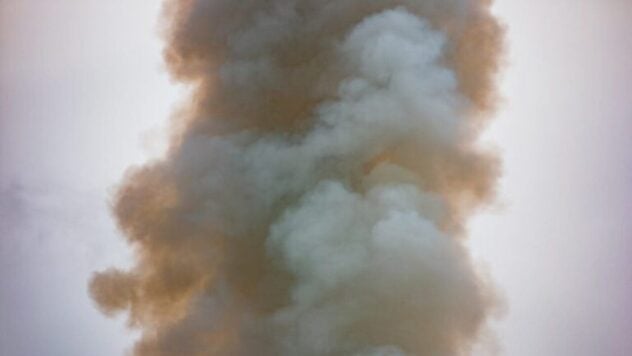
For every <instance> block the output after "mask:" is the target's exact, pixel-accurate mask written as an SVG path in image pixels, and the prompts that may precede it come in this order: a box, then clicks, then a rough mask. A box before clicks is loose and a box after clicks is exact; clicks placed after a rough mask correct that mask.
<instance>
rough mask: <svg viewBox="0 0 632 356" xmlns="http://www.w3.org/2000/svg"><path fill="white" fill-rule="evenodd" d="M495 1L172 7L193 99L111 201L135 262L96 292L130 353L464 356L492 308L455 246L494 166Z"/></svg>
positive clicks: (246, 0) (175, 57) (107, 275)
mask: <svg viewBox="0 0 632 356" xmlns="http://www.w3.org/2000/svg"><path fill="white" fill-rule="evenodd" d="M489 6H490V2H489V1H488V0H448V1H446V0H417V1H413V0H408V1H405V0H401V1H394V0H375V1H361V0H340V1H322V0H267V1H261V0H243V1H233V0H168V1H167V2H166V5H165V17H164V23H163V24H164V35H165V37H166V40H167V47H166V50H165V56H166V59H167V62H168V67H169V69H170V72H171V73H172V75H173V78H174V79H175V80H177V81H180V82H182V83H186V84H187V85H188V86H190V88H191V97H190V100H189V101H188V102H187V105H186V107H185V108H183V109H182V110H181V111H180V112H179V114H178V129H177V130H176V131H177V132H174V134H173V138H172V142H171V146H170V149H169V151H168V153H167V154H166V156H165V157H164V158H163V159H161V160H158V161H155V162H151V163H148V164H146V165H145V166H142V167H138V168H134V169H132V170H131V172H130V173H129V174H128V176H127V177H126V179H125V181H124V182H123V184H122V186H121V187H120V189H119V191H118V194H117V196H116V200H115V204H114V212H115V215H116V217H117V219H118V222H119V225H120V228H121V230H122V231H123V232H124V234H125V236H126V238H127V239H128V241H129V244H130V245H131V246H132V248H133V249H134V251H135V253H136V261H135V265H134V266H133V267H132V268H131V269H129V270H126V271H122V270H118V269H111V270H107V271H104V272H100V273H97V274H96V275H95V276H94V278H93V279H92V281H91V283H90V292H91V294H92V296H93V298H94V299H95V301H96V302H97V304H98V306H99V307H100V308H101V309H102V310H103V311H104V312H105V313H106V314H115V313H119V312H126V313H127V314H128V315H129V322H130V325H131V326H132V327H135V328H138V329H140V330H141V331H142V336H141V338H140V340H139V341H138V342H137V344H136V345H135V346H134V354H135V355H165V356H169V355H307V356H309V355H314V356H315V355H363V356H368V355H372V356H378V355H382V356H386V355H391V356H392V355H422V356H452V355H468V354H469V353H470V351H471V347H472V345H473V344H474V343H475V342H476V340H477V338H478V337H479V336H480V335H481V333H482V332H484V331H485V328H486V324H487V321H488V319H489V316H490V313H491V312H492V311H493V309H494V301H495V299H494V295H493V291H492V290H491V287H490V284H489V281H488V280H487V279H486V278H485V276H483V275H481V273H480V272H479V271H478V270H477V269H476V266H475V265H474V264H473V262H472V261H471V259H470V257H469V254H468V251H467V250H466V249H465V246H464V244H463V238H464V235H465V234H464V230H465V229H464V226H465V222H466V219H467V217H468V216H470V215H471V214H472V213H473V212H474V211H475V210H476V209H477V208H479V207H481V206H482V205H484V204H485V203H488V202H489V201H490V199H491V198H493V195H494V185H495V179H496V176H497V174H498V163H497V159H496V158H495V157H494V156H493V155H492V154H490V153H488V152H486V151H485V150H483V149H481V148H480V147H479V146H477V144H476V139H477V134H478V132H479V131H480V129H481V127H482V126H483V124H484V122H485V118H486V117H488V116H489V113H490V112H491V110H492V109H493V107H494V99H495V92H494V86H493V81H494V74H495V71H496V69H497V65H498V57H499V52H500V50H501V37H502V31H501V28H500V26H499V25H498V23H497V22H496V20H495V19H494V18H493V17H492V16H491V15H490V12H489Z"/></svg>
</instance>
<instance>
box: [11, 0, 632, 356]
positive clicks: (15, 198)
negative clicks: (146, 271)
mask: <svg viewBox="0 0 632 356" xmlns="http://www.w3.org/2000/svg"><path fill="white" fill-rule="evenodd" d="M158 10H159V2H158V1H143V2H141V1H136V2H130V1H126V0H110V1H101V0H81V1H79V0H47V1H42V0H0V354H1V355H10V356H13V355H15V356H31V355H52V356H54V355H59V356H75V355H76V356H83V355H95V356H99V355H103V356H111V355H117V354H121V353H123V350H125V349H126V347H127V346H129V344H130V343H131V342H132V340H133V334H130V333H129V332H128V331H126V329H125V328H124V320H123V319H122V318H120V319H117V320H109V319H106V318H104V317H103V316H102V315H101V314H99V313H98V312H97V311H96V310H95V309H94V307H93V303H92V301H91V300H90V299H89V298H88V296H87V293H86V281H87V279H88V278H89V276H90V274H91V273H92V271H94V270H98V269H102V268H104V267H107V266H111V265H125V264H126V263H128V259H129V252H128V251H127V249H126V247H125V245H124V244H123V243H122V241H121V239H120V237H119V234H118V232H117V231H116V228H115V226H114V223H113V222H112V219H111V217H110V215H109V211H108V206H107V204H108V197H109V195H110V192H111V191H112V189H113V187H114V186H115V185H116V183H117V182H118V181H119V180H120V178H121V175H122V174H123V172H124V171H125V169H126V167H128V166H130V165H131V164H138V163H141V162H143V161H144V160H146V159H148V158H150V157H153V156H155V155H157V154H158V153H159V152H160V150H161V147H162V144H161V142H162V140H163V136H164V127H165V126H166V122H167V119H168V116H169V113H170V111H171V110H172V109H173V107H174V105H175V103H177V100H178V96H179V95H178V88H177V87H174V86H173V85H172V84H170V83H169V80H168V78H167V76H166V74H165V73H164V69H163V66H162V64H161V63H162V62H161V54H160V48H161V43H160V41H159V39H158V37H157V35H156V33H157V31H156V19H157V17H158ZM495 10H496V12H497V13H498V15H499V16H500V17H501V19H502V20H503V21H504V23H505V24H506V25H507V27H508V36H507V42H508V53H507V61H506V62H507V65H506V68H505V70H504V73H503V75H502V78H501V89H502V93H503V97H504V99H503V103H502V105H501V109H500V111H499V113H498V114H497V120H496V121H495V123H494V124H493V125H492V126H491V127H490V128H489V130H488V132H487V134H486V135H485V142H486V143H487V144H490V145H494V146H496V147H497V148H498V150H499V151H500V152H501V154H502V158H503V161H504V167H505V168H504V176H503V178H502V180H501V191H500V193H501V194H500V199H499V203H498V204H497V206H496V207H494V208H493V209H490V210H489V211H486V212H484V213H483V214H481V215H480V216H479V217H477V218H476V219H474V220H473V221H472V224H471V229H470V230H471V235H472V238H471V241H470V245H471V248H472V250H473V252H474V254H475V256H476V257H477V259H478V260H480V261H481V263H482V264H483V265H484V266H486V267H485V268H486V269H487V270H488V271H489V273H490V274H491V275H492V276H493V277H494V278H495V280H496V282H497V286H498V290H499V291H500V293H501V294H502V295H503V296H504V299H505V304H506V305H507V307H506V310H505V312H504V314H503V315H502V316H501V317H500V318H499V320H498V321H496V322H495V329H496V334H497V338H498V342H499V344H500V347H501V350H502V351H501V354H503V355H510V356H566V355H569V356H570V355H573V356H595V355H608V356H628V355H630V354H632V338H630V337H629V335H630V332H631V331H632V302H631V301H632V262H630V261H631V257H632V222H631V221H632V216H630V212H631V211H632V184H631V182H632V149H631V146H632V94H631V93H632V87H631V86H632V84H631V83H632V24H630V21H629V16H630V14H632V3H630V1H629V0H531V1H523V0H498V1H497V5H496V7H495Z"/></svg>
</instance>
